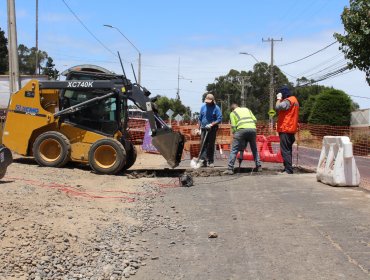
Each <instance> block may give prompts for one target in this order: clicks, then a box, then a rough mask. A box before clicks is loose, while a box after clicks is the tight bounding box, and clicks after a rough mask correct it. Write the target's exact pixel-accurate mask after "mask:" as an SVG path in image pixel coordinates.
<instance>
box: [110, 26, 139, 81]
mask: <svg viewBox="0 0 370 280" xmlns="http://www.w3.org/2000/svg"><path fill="white" fill-rule="evenodd" d="M104 26H105V27H109V28H114V29H116V30H117V31H118V32H119V33H120V34H121V35H122V36H123V37H124V38H125V39H126V40H127V41H128V42H129V43H130V44H131V46H133V47H134V49H135V50H136V51H137V52H138V53H139V62H138V72H139V73H138V81H139V85H140V84H141V52H140V51H139V49H138V48H137V47H136V46H135V45H134V44H133V43H132V42H131V41H130V40H129V39H128V38H127V37H126V36H125V34H123V33H122V32H121V30H119V28H117V27H115V26H113V25H110V24H104Z"/></svg>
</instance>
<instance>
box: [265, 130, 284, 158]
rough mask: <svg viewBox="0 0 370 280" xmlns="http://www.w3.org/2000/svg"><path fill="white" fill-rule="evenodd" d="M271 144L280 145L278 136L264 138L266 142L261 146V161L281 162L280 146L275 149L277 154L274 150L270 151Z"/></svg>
mask: <svg viewBox="0 0 370 280" xmlns="http://www.w3.org/2000/svg"><path fill="white" fill-rule="evenodd" d="M272 143H280V138H279V136H277V135H270V136H268V137H267V138H266V142H265V143H264V144H263V147H262V151H261V152H260V158H261V161H265V162H283V157H282V156H281V151H280V146H278V147H277V152H276V153H275V152H274V150H273V149H272ZM276 146H277V145H276Z"/></svg>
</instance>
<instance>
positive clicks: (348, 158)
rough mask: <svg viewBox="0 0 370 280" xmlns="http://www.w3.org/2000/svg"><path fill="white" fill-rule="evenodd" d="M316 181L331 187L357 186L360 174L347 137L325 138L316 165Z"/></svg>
mask: <svg viewBox="0 0 370 280" xmlns="http://www.w3.org/2000/svg"><path fill="white" fill-rule="evenodd" d="M316 178H317V180H318V181H320V182H322V183H324V184H328V185H331V186H350V187H354V186H358V185H359V184H360V172H359V171H358V168H357V166H356V162H355V158H354V156H353V148H352V143H351V141H350V139H349V138H348V137H347V136H325V137H324V139H323V141H322V149H321V154H320V159H319V163H318V165H317V171H316Z"/></svg>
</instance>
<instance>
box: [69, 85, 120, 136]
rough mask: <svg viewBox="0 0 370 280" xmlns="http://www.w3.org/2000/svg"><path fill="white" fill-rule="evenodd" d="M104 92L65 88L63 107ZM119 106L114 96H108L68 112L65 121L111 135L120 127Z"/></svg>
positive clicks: (104, 92)
mask: <svg viewBox="0 0 370 280" xmlns="http://www.w3.org/2000/svg"><path fill="white" fill-rule="evenodd" d="M106 93H108V92H107V91H102V90H92V91H81V90H66V91H65V92H64V97H63V103H64V104H63V105H64V106H63V107H64V108H68V107H71V106H74V105H77V104H79V103H81V102H84V101H87V100H90V99H92V98H95V97H97V96H101V95H104V94H106ZM121 106H122V105H121V103H120V102H119V101H118V100H117V98H116V97H110V98H107V99H103V100H99V101H97V102H94V103H92V104H89V105H88V106H86V107H83V108H82V109H80V110H78V111H76V112H74V113H71V114H69V115H68V116H67V117H66V119H65V121H67V122H70V123H72V124H75V125H77V126H81V127H84V128H87V129H88V130H92V131H97V132H100V133H103V134H108V135H113V134H114V133H115V132H116V131H117V130H118V129H119V127H120V125H119V122H120V115H121V111H122V110H121V108H120V107H121Z"/></svg>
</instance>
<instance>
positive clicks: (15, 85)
mask: <svg viewBox="0 0 370 280" xmlns="http://www.w3.org/2000/svg"><path fill="white" fill-rule="evenodd" d="M7 1H8V2H7V4H8V40H9V47H8V50H9V89H10V95H12V94H13V92H16V91H18V90H19V88H20V83H19V61H18V48H17V46H18V44H17V26H16V17H15V3H14V1H15V0H7Z"/></svg>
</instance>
